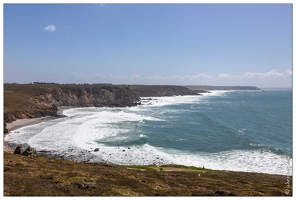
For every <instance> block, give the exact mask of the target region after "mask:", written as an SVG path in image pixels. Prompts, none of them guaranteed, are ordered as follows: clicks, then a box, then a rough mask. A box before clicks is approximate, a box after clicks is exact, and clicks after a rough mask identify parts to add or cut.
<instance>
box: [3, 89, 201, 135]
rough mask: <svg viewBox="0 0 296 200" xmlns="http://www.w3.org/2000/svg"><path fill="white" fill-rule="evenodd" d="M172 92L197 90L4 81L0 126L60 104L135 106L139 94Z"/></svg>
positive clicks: (52, 111) (45, 112)
mask: <svg viewBox="0 0 296 200" xmlns="http://www.w3.org/2000/svg"><path fill="white" fill-rule="evenodd" d="M174 95H197V92H195V91H193V90H190V89H188V88H186V87H182V86H163V85H155V86H151V85H132V86H125V85H121V86H118V85H111V84H94V85H88V84H84V85H75V84H65V85H60V84H4V126H5V123H8V122H12V121H15V120H17V119H24V118H35V117H41V116H56V115H57V111H58V107H60V106H72V107H91V106H94V107H104V106H106V107H125V106H134V105H137V104H138V102H139V100H140V98H139V97H152V96H154V97H156V96H174ZM4 128H5V127H4ZM5 131H6V130H5Z"/></svg>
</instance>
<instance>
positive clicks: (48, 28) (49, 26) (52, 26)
mask: <svg viewBox="0 0 296 200" xmlns="http://www.w3.org/2000/svg"><path fill="white" fill-rule="evenodd" d="M56 30H57V29H56V27H55V25H53V24H51V25H48V26H46V27H45V28H44V31H49V32H54V31H56Z"/></svg>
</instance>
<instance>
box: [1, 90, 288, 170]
mask: <svg viewBox="0 0 296 200" xmlns="http://www.w3.org/2000/svg"><path fill="white" fill-rule="evenodd" d="M64 114H65V115H66V116H67V117H64V118H60V119H56V120H51V121H48V122H44V123H42V124H39V125H33V126H29V127H25V128H21V129H19V130H16V131H13V132H12V133H11V134H10V135H9V136H7V137H6V138H5V140H8V141H10V142H11V143H15V144H16V143H27V144H30V145H31V146H33V147H35V148H36V149H37V150H43V151H48V152H49V154H52V155H54V156H57V157H64V158H67V159H72V160H77V161H82V160H83V161H89V162H99V161H105V162H111V163H116V164H133V165H134V164H135V165H148V164H171V163H172V164H182V165H191V166H197V167H202V166H204V167H206V168H210V169H226V170H235V171H252V172H262V173H270V174H284V175H287V174H289V175H291V174H292V90H289V89H286V90H284V89H282V90H271V89H269V90H265V92H262V91H212V92H211V93H206V94H203V95H202V96H176V97H157V98H156V97H151V98H142V105H140V106H136V107H126V108H77V109H69V110H66V111H64ZM95 148H99V151H96V152H95V151H94V149H95Z"/></svg>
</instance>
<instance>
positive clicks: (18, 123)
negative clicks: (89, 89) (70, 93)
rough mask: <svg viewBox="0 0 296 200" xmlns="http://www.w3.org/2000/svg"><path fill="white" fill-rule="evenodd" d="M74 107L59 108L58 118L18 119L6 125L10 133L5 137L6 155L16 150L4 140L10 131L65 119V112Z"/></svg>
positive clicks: (4, 147) (4, 148)
mask: <svg viewBox="0 0 296 200" xmlns="http://www.w3.org/2000/svg"><path fill="white" fill-rule="evenodd" d="M71 108H74V107H71V106H62V107H58V111H57V116H45V117H37V118H25V119H17V120H15V121H13V122H11V123H6V128H7V129H8V133H5V134H4V135H3V150H4V152H6V153H13V152H14V149H13V148H11V147H10V146H9V145H8V143H9V142H8V141H5V140H4V138H5V137H6V136H7V135H9V133H10V131H14V130H17V129H20V128H23V127H26V126H31V125H35V124H39V123H41V122H45V121H48V120H53V119H57V118H59V117H65V115H63V111H64V110H67V109H71Z"/></svg>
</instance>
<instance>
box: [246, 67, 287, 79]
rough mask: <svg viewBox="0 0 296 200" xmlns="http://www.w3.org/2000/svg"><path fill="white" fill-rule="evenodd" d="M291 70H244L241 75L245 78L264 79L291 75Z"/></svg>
mask: <svg viewBox="0 0 296 200" xmlns="http://www.w3.org/2000/svg"><path fill="white" fill-rule="evenodd" d="M291 75H292V71H291V70H286V71H285V72H283V73H280V72H277V71H276V70H274V69H273V70H271V71H269V72H266V73H255V72H246V73H245V74H244V75H243V77H245V78H259V79H266V78H272V77H273V78H276V77H287V76H291Z"/></svg>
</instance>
